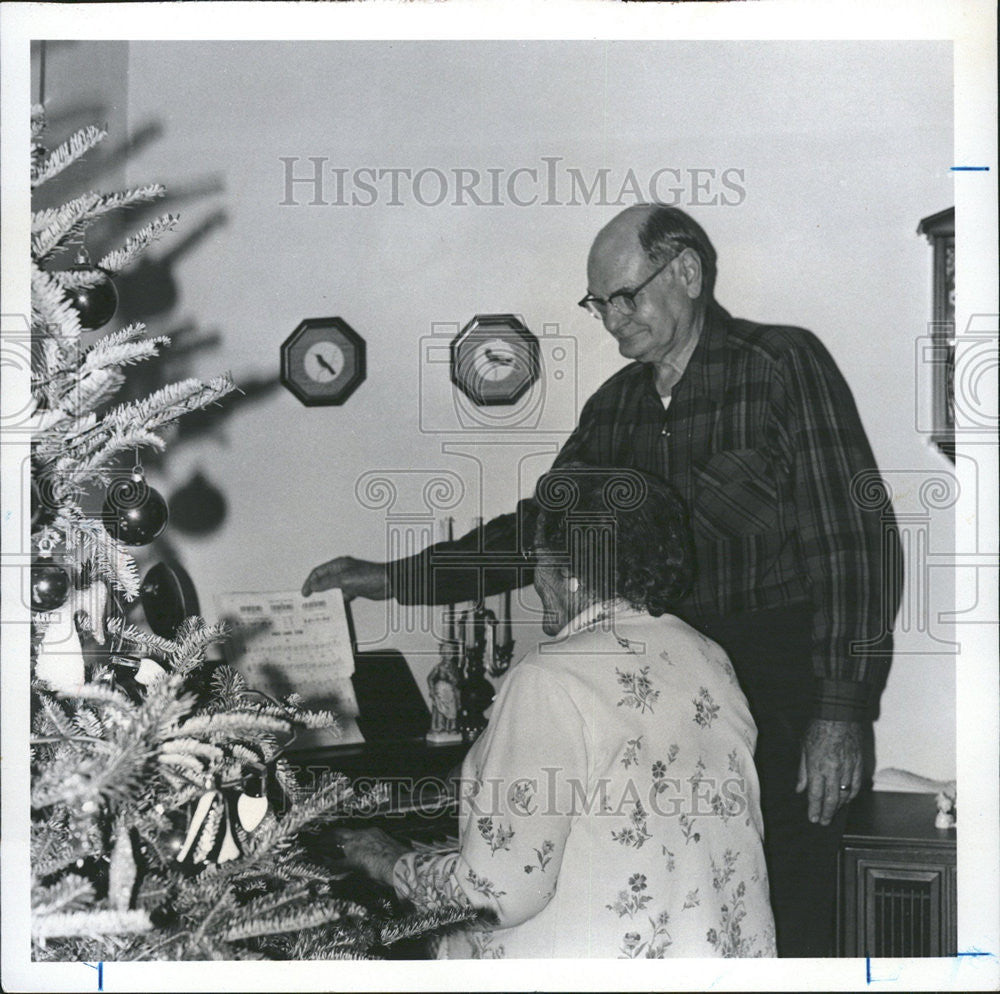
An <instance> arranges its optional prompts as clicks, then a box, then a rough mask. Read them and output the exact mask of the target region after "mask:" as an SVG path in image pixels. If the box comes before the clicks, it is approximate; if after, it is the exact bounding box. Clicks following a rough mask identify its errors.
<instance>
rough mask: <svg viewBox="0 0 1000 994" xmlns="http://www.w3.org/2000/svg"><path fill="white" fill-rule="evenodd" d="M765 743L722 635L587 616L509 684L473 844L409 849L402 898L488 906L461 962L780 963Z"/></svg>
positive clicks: (477, 751) (491, 732) (621, 611)
mask: <svg viewBox="0 0 1000 994" xmlns="http://www.w3.org/2000/svg"><path fill="white" fill-rule="evenodd" d="M756 734H757V732H756V727H755V725H754V723H753V719H752V718H751V717H750V712H749V710H748V708H747V703H746V699H745V698H744V696H743V693H742V692H741V691H740V689H739V686H738V685H737V682H736V677H735V674H734V672H733V669H732V666H731V665H730V663H729V660H728V659H727V658H726V655H725V653H724V652H723V651H722V649H721V648H720V647H719V646H717V645H716V644H715V643H714V642H712V641H710V640H709V639H707V638H705V637H704V636H703V635H701V634H699V633H698V632H697V631H695V630H694V629H693V628H691V627H690V626H688V625H687V624H685V623H684V622H683V621H681V620H680V619H678V618H675V617H673V616H671V615H665V616H662V617H660V618H653V617H650V616H649V615H648V614H644V613H641V612H638V611H635V610H632V609H631V608H628V607H625V606H622V605H621V604H618V603H615V604H613V605H611V604H609V605H604V606H602V607H599V608H597V609H591V610H590V611H588V612H584V614H582V615H581V616H579V617H578V618H576V619H574V621H573V622H571V623H570V624H569V625H567V626H566V628H565V629H564V630H563V631H562V632H561V633H560V635H559V636H557V637H556V639H555V640H553V641H551V642H547V643H543V644H541V645H539V646H538V648H537V649H535V650H534V651H532V652H531V653H529V654H528V655H527V656H525V658H524V659H523V660H522V661H521V662H520V663H518V665H517V666H516V667H514V668H513V669H512V670H511V672H510V673H509V674H508V676H507V678H506V680H505V681H504V683H503V685H502V686H501V688H500V691H499V693H498V695H497V698H496V701H495V703H494V705H493V711H492V715H491V717H490V722H489V725H488V727H487V728H486V730H485V731H484V733H483V734H482V736H480V738H479V739H478V741H477V742H476V743H475V744H474V745H473V747H472V748H471V750H470V751H469V753H468V755H467V756H466V759H465V762H464V764H463V770H462V772H463V785H462V796H461V809H460V848H459V849H458V850H457V851H454V852H449V853H444V854H440V853H408V854H406V855H404V856H402V857H401V858H400V859H399V860H398V861H397V863H396V867H395V885H396V890H397V892H398V893H399V894H400V896H402V897H405V898H408V899H409V900H411V901H413V902H414V903H415V904H416V905H417V906H418V907H424V908H431V907H440V906H442V905H446V904H471V905H473V906H475V907H477V908H482V909H485V912H486V914H487V915H488V916H489V920H488V921H487V922H485V923H484V924H483V925H482V926H479V925H478V924H477V926H476V927H474V928H467V929H465V930H464V931H460V932H457V933H452V934H450V935H448V936H446V937H445V938H444V939H443V940H442V941H441V944H440V949H439V955H441V956H443V957H449V958H469V957H472V958H498V957H510V958H524V957H574V958H576V957H610V958H614V957H620V958H627V959H634V958H640V957H642V958H660V957H665V956H685V957H709V956H774V955H775V946H774V924H773V919H772V916H771V908H770V904H769V903H768V884H767V872H766V870H765V866H764V854H763V848H762V844H761V838H762V824H761V815H760V804H759V788H758V782H757V775H756V772H755V770H754V765H753V749H754V743H755V741H756Z"/></svg>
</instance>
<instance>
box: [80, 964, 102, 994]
mask: <svg viewBox="0 0 1000 994" xmlns="http://www.w3.org/2000/svg"><path fill="white" fill-rule="evenodd" d="M83 965H84V966H89V967H90V968H91V970H96V971H97V989H98V990H99V991H103V990H104V961H103V960H102V961H101V962H100V963H98V964H96V965H95V964H93V963H84V964H83Z"/></svg>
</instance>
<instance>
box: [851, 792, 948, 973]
mask: <svg viewBox="0 0 1000 994" xmlns="http://www.w3.org/2000/svg"><path fill="white" fill-rule="evenodd" d="M936 813H937V806H936V804H935V800H934V795H932V794H904V793H895V792H889V791H869V792H867V793H864V794H862V795H860V796H859V797H858V798H857V799H856V800H855V801H854V803H853V804H852V805H851V811H850V815H849V817H848V822H847V830H846V832H845V834H844V840H843V843H842V846H841V851H840V867H839V874H838V895H837V912H838V915H837V918H838V921H837V935H838V949H839V952H840V955H841V956H864V957H867V956H878V957H911V956H954V955H956V953H957V951H958V938H957V934H956V917H957V915H956V892H955V876H956V875H955V834H956V833H955V829H953V828H951V829H938V828H935V827H934V816H935V814H936Z"/></svg>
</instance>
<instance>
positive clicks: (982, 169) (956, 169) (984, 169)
mask: <svg viewBox="0 0 1000 994" xmlns="http://www.w3.org/2000/svg"><path fill="white" fill-rule="evenodd" d="M951 171H952V172H953V173H988V172H989V171H990V167H989V166H952V167H951ZM959 955H961V953H959Z"/></svg>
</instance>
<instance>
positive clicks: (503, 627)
mask: <svg viewBox="0 0 1000 994" xmlns="http://www.w3.org/2000/svg"><path fill="white" fill-rule="evenodd" d="M498 634H499V637H500V644H501V645H503V646H507V645H510V643H511V641H512V639H511V624H510V591H509V590H505V591H504V592H503V599H502V600H501V602H500V631H499V633H498Z"/></svg>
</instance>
